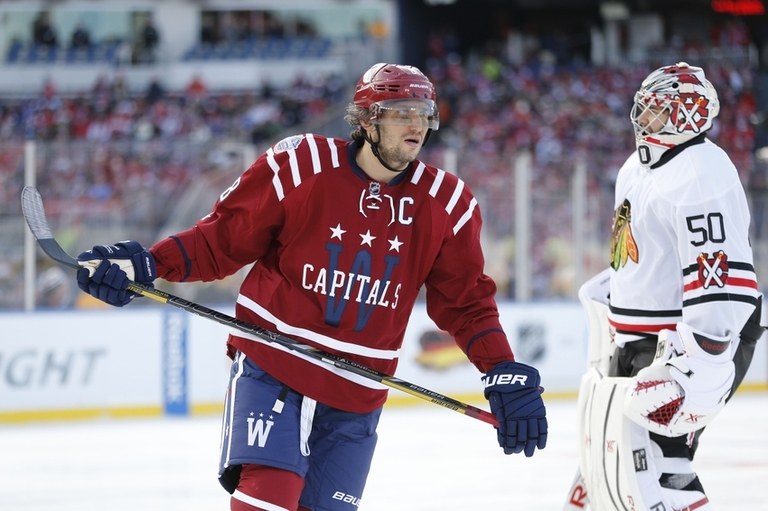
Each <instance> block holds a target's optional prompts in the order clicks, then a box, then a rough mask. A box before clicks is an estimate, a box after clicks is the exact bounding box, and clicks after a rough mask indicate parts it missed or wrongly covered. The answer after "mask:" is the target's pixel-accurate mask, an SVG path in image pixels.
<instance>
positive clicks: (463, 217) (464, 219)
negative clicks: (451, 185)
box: [453, 181, 477, 235]
mask: <svg viewBox="0 0 768 511" xmlns="http://www.w3.org/2000/svg"><path fill="white" fill-rule="evenodd" d="M459 183H461V181H459ZM476 207H477V199H475V198H474V197H472V201H471V202H470V203H469V207H468V208H467V211H466V212H465V213H464V214H463V215H461V218H459V221H458V222H456V225H454V226H453V234H454V235H455V234H456V233H457V232H459V231H460V230H461V228H462V227H464V224H466V223H467V222H469V219H470V218H472V213H473V212H474V211H475V208H476Z"/></svg>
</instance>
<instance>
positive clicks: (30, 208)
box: [21, 186, 498, 426]
mask: <svg viewBox="0 0 768 511" xmlns="http://www.w3.org/2000/svg"><path fill="white" fill-rule="evenodd" d="M21 209H22V212H23V213H24V219H25V220H26V221H27V225H29V229H30V230H31V231H32V235H33V236H34V237H35V239H36V240H37V243H38V245H40V248H41V249H43V252H45V253H46V254H47V255H48V257H50V258H51V259H53V260H54V261H56V262H57V263H59V264H61V265H64V266H68V267H70V268H74V269H80V268H82V266H80V264H79V263H78V262H77V260H76V259H75V258H74V257H72V256H71V255H69V254H68V253H67V252H66V251H65V250H64V249H63V248H62V247H61V245H59V243H58V242H57V241H56V239H55V238H54V237H53V233H52V232H51V229H50V227H49V226H48V220H47V219H46V217H45V209H44V208H43V198H42V197H41V196H40V192H38V191H37V189H36V188H34V187H31V186H26V187H24V190H22V192H21ZM128 290H129V291H132V292H134V293H136V294H138V295H141V296H146V297H147V298H151V299H153V300H155V301H158V302H160V303H163V304H168V305H172V306H174V307H176V308H179V309H182V310H185V311H187V312H191V313H192V314H197V315H198V316H201V317H204V318H207V319H211V320H213V321H216V322H217V323H221V324H222V325H226V326H229V327H233V328H236V329H238V330H241V331H243V332H246V333H249V334H251V335H254V336H256V337H258V338H260V339H263V340H265V341H267V342H271V343H274V344H279V345H280V346H283V347H284V348H287V349H289V350H292V351H296V352H299V353H301V354H303V355H306V356H308V357H310V358H313V359H315V360H319V361H321V362H324V363H326V364H330V365H333V366H335V367H337V368H339V369H343V370H345V371H349V372H351V373H354V374H357V375H359V376H362V377H364V378H367V379H369V380H373V381H376V382H379V383H381V384H382V385H384V386H386V387H390V388H393V389H397V390H399V391H401V392H405V393H406V394H410V395H412V396H415V397H418V398H421V399H424V400H426V401H429V402H430V403H434V404H436V405H440V406H442V407H444V408H448V409H450V410H453V411H456V412H459V413H462V414H464V415H467V416H469V417H472V418H475V419H478V420H481V421H483V422H487V423H488V424H491V425H493V426H498V421H497V420H496V416H495V415H493V414H492V413H490V412H488V411H486V410H483V409H480V408H477V407H474V406H472V405H468V404H465V403H462V402H460V401H457V400H455V399H452V398H450V397H447V396H444V395H442V394H438V393H437V392H434V391H432V390H429V389H425V388H424V387H420V386H419V385H415V384H413V383H409V382H407V381H404V380H401V379H400V378H396V377H394V376H388V375H386V374H383V373H380V372H378V371H374V370H373V369H369V368H367V367H365V366H362V365H360V364H356V363H354V362H351V361H349V360H346V359H343V358H341V357H338V356H336V355H332V354H330V353H326V352H324V351H321V350H319V349H317V348H313V347H311V346H308V345H306V344H302V343H300V342H298V341H296V340H294V339H291V338H290V337H286V336H284V335H281V334H278V333H276V332H272V331H269V330H266V329H264V328H260V327H258V326H256V325H253V324H251V323H248V322H245V321H243V320H240V319H236V318H233V317H232V316H228V315H227V314H224V313H223V312H219V311H217V310H213V309H209V308H208V307H205V306H204V305H200V304H197V303H194V302H190V301H187V300H185V299H183V298H179V297H178V296H174V295H172V294H169V293H166V292H164V291H160V290H158V289H155V288H154V287H152V286H148V285H146V284H141V283H139V282H131V283H129V284H128Z"/></svg>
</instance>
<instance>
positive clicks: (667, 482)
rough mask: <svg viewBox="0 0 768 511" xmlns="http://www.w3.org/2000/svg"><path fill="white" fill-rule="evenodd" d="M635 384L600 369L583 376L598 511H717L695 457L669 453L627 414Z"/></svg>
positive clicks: (583, 435)
mask: <svg viewBox="0 0 768 511" xmlns="http://www.w3.org/2000/svg"><path fill="white" fill-rule="evenodd" d="M631 382H632V380H631V379H630V378H620V377H605V378H601V377H600V374H599V372H597V371H596V370H594V369H593V370H591V371H590V373H588V374H587V375H585V377H584V378H583V379H582V388H581V391H580V395H579V413H580V419H581V420H580V431H579V433H580V440H581V442H580V445H581V452H580V454H581V456H580V468H581V474H582V477H583V478H584V485H585V486H586V493H587V497H588V499H589V503H590V505H591V507H592V509H596V510H614V509H615V510H621V511H624V510H632V511H640V510H650V511H685V510H690V511H693V510H697V511H709V510H711V507H710V505H709V501H708V500H707V497H706V495H705V494H704V492H703V489H702V488H701V485H700V484H698V479H697V478H696V474H695V473H694V472H693V470H692V467H691V462H690V460H688V459H687V458H666V457H664V454H663V452H662V450H661V448H660V447H659V445H658V444H656V443H655V442H653V441H652V440H651V438H650V436H649V432H648V430H646V429H644V428H642V427H640V426H639V425H637V424H635V423H634V422H632V421H630V420H629V419H627V417H626V416H625V415H624V413H623V400H624V394H625V393H626V391H627V389H628V388H629V386H630V385H631ZM583 393H585V395H584V396H582V394H583Z"/></svg>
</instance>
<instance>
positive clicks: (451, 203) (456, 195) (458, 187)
mask: <svg viewBox="0 0 768 511" xmlns="http://www.w3.org/2000/svg"><path fill="white" fill-rule="evenodd" d="M463 191H464V181H462V180H461V179H457V180H456V189H455V190H453V196H451V200H449V201H448V205H446V206H445V210H446V211H447V212H448V214H449V215H450V214H451V213H452V212H453V208H455V207H456V204H457V203H458V202H459V198H460V197H461V192H463ZM473 200H474V199H473ZM475 205H477V202H476V201H475ZM474 207H475V206H473V205H470V208H471V209H474ZM465 214H466V213H465ZM464 222H466V220H464ZM462 225H463V223H462Z"/></svg>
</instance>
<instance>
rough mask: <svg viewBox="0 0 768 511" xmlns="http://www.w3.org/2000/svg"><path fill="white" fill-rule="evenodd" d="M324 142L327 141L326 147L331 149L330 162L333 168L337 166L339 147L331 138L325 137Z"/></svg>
mask: <svg viewBox="0 0 768 511" xmlns="http://www.w3.org/2000/svg"><path fill="white" fill-rule="evenodd" d="M326 142H328V148H329V149H330V150H331V164H332V165H333V168H335V169H337V168H339V149H338V148H337V147H336V144H335V143H334V142H333V139H332V138H327V139H326Z"/></svg>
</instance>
